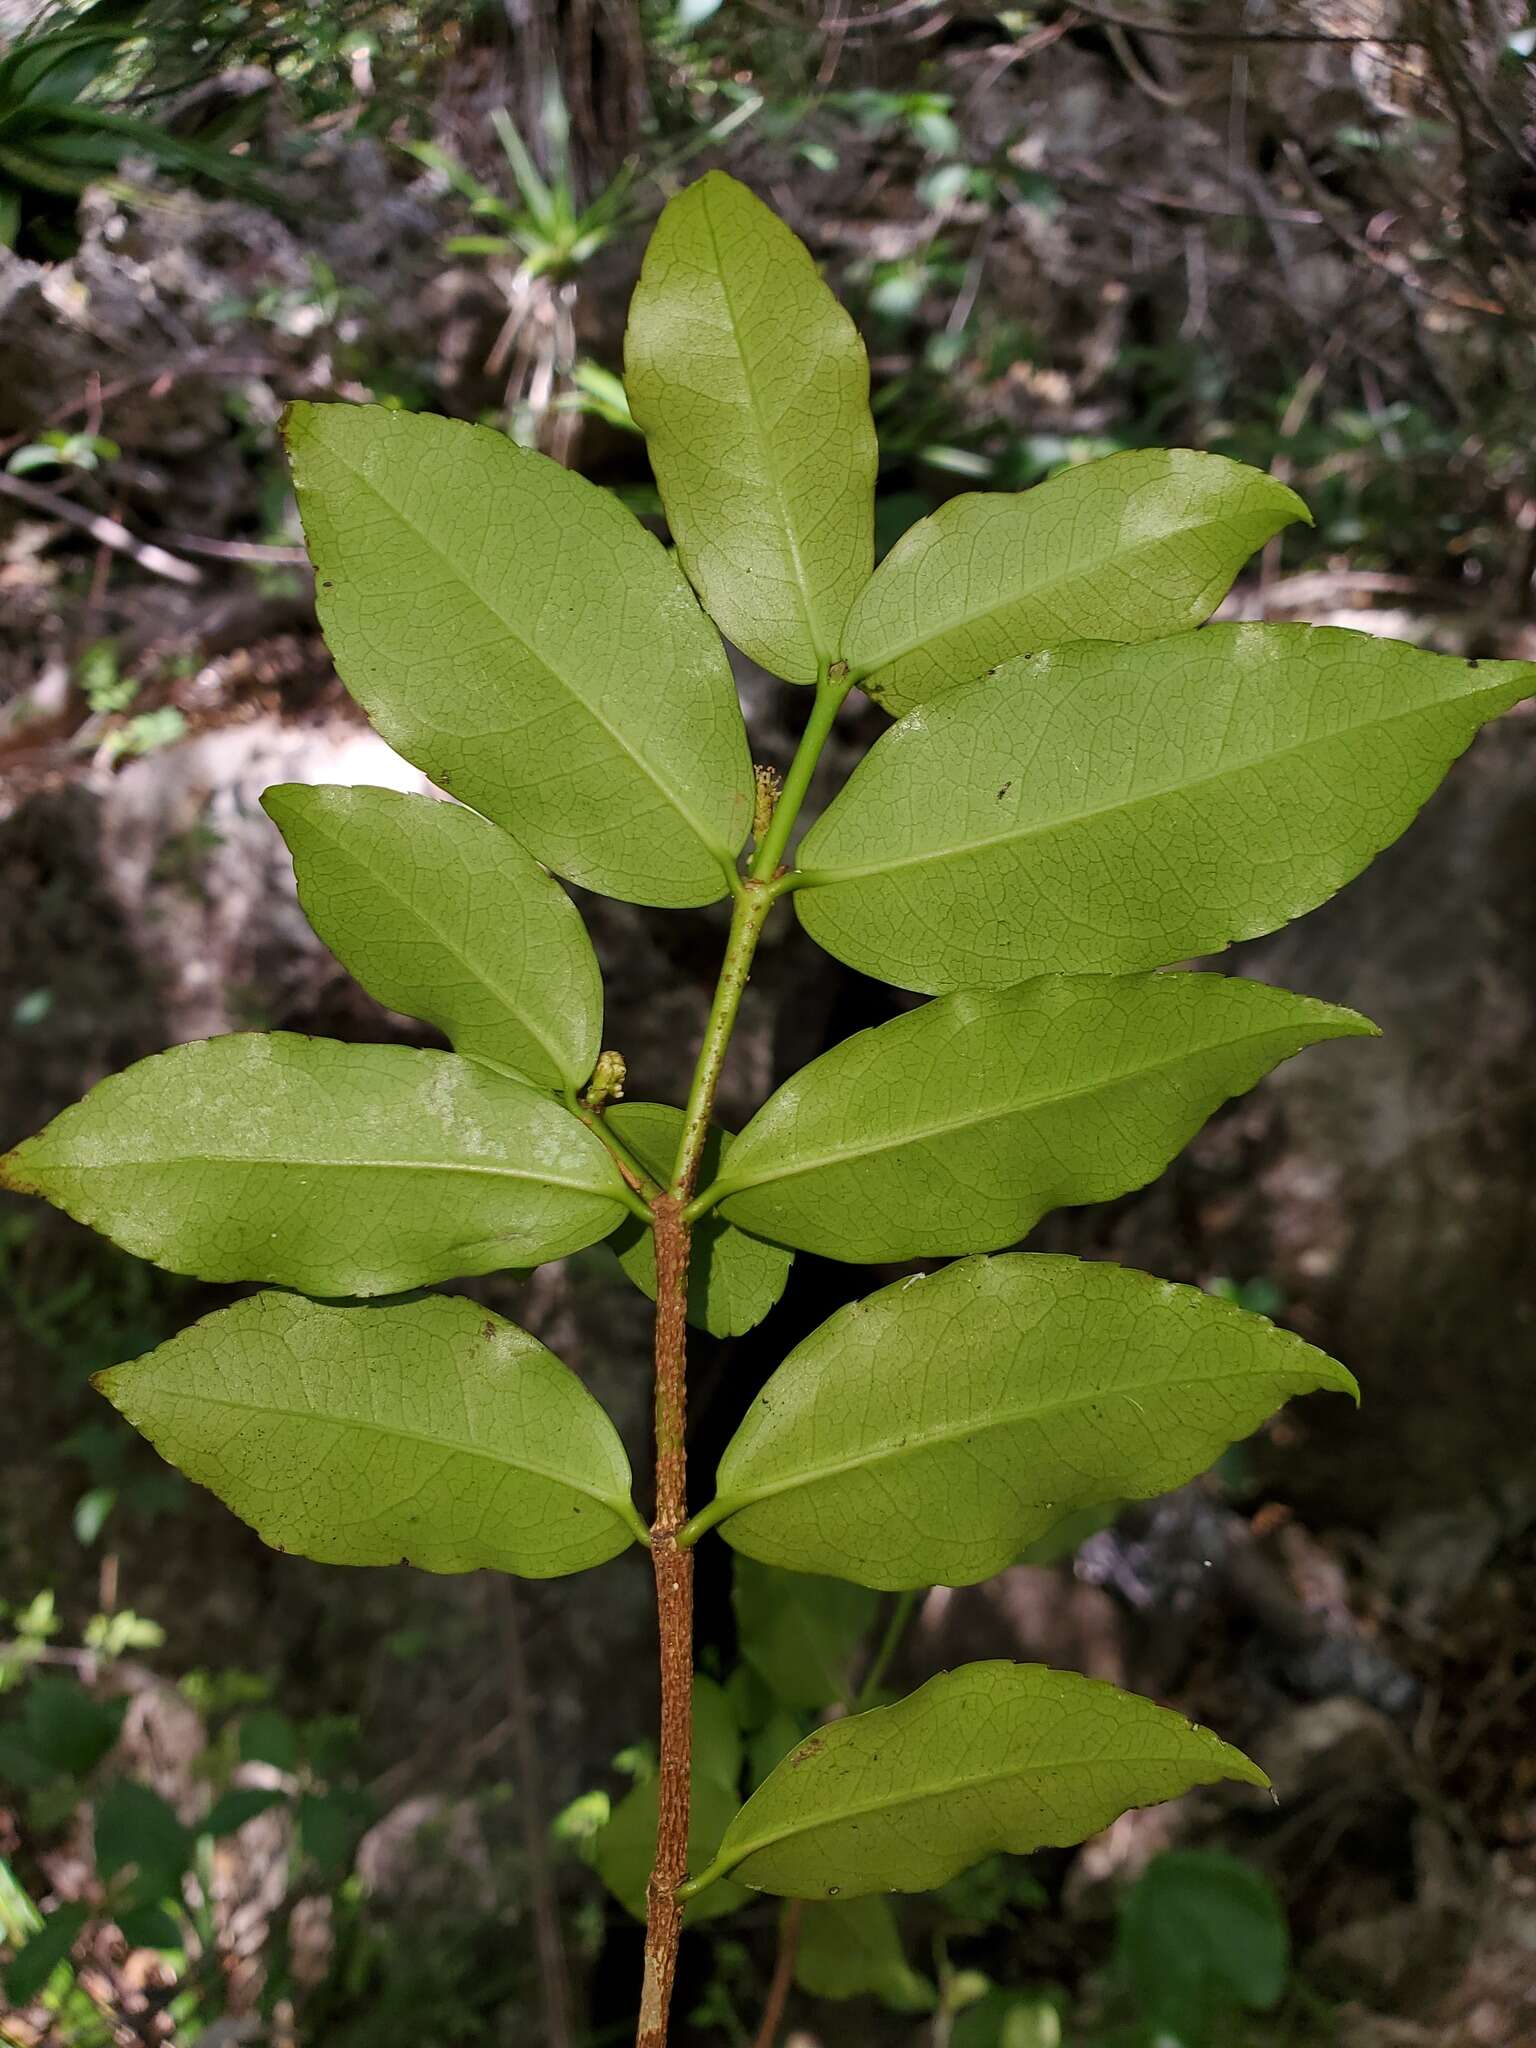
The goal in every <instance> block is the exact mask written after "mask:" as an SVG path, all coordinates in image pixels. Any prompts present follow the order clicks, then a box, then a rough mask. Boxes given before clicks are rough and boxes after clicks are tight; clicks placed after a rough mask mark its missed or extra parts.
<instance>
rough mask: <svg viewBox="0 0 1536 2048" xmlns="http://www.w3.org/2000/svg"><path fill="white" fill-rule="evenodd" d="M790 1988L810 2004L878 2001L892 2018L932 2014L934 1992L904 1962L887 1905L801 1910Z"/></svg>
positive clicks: (823, 1905)
mask: <svg viewBox="0 0 1536 2048" xmlns="http://www.w3.org/2000/svg"><path fill="white" fill-rule="evenodd" d="M795 1982H796V1983H797V1984H798V1985H799V1987H800V1989H801V1990H802V1991H808V1992H809V1993H810V1994H811V1996H812V1997H813V1998H858V1997H861V1996H869V1997H873V1998H879V1999H882V2000H883V2001H884V2003H885V2004H886V2005H888V2006H890V2007H891V2009H892V2011H894V2012H931V2011H932V2010H933V2006H934V1992H933V1986H932V1985H931V1984H930V1983H929V1982H928V1980H927V1978H926V1977H924V1976H923V1975H922V1974H921V1973H920V1972H919V1971H917V1970H914V1969H913V1968H912V1966H911V1964H910V1963H909V1962H908V1961H907V1958H906V1955H905V1953H904V1952H903V1949H902V1946H901V1935H900V1932H899V1931H898V1929H897V1926H896V1915H895V1913H894V1912H893V1911H892V1909H891V1903H890V1901H889V1900H888V1899H879V1898H874V1897H868V1898H862V1899H819V1900H816V1901H813V1902H812V1903H811V1904H810V1905H808V1906H807V1907H806V1908H805V1911H804V1914H803V1915H802V1917H801V1921H800V1941H799V1945H798V1947H797V1948H796V1950H795Z"/></svg>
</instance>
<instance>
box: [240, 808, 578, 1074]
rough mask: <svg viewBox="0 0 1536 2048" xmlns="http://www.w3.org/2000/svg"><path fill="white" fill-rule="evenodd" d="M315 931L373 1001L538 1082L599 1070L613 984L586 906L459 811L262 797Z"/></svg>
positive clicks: (509, 842) (484, 823) (502, 837)
mask: <svg viewBox="0 0 1536 2048" xmlns="http://www.w3.org/2000/svg"><path fill="white" fill-rule="evenodd" d="M261 802H262V808H263V809H264V810H265V811H266V813H267V815H268V816H269V817H270V818H271V819H272V820H273V822H274V823H275V824H276V826H277V828H278V830H279V831H280V832H281V833H282V835H283V837H284V839H285V840H286V841H287V843H288V850H289V852H290V853H291V854H292V855H293V865H294V872H295V874H296V876H297V878H298V884H299V901H300V902H301V903H302V904H303V906H304V913H305V915H306V916H307V917H308V919H309V921H310V923H311V924H312V925H313V926H314V928H315V930H316V931H317V932H318V933H319V935H320V937H321V938H322V939H324V941H325V943H326V944H327V945H328V946H329V947H330V949H331V951H332V952H333V953H334V954H335V955H336V957H337V959H338V960H339V961H340V962H341V963H342V965H343V966H344V967H345V968H346V969H347V970H348V971H349V973H351V974H353V975H355V976H356V978H357V980H358V981H360V982H361V983H362V985H363V987H364V988H365V989H367V991H368V993H369V994H370V995H372V996H375V997H377V999H378V1000H379V1001H380V1002H381V1003H383V1004H385V1005H386V1006H387V1007H388V1008H389V1009H391V1010H399V1011H401V1012H403V1013H404V1015H406V1016H407V1017H420V1018H421V1019H422V1020H423V1022H424V1023H427V1024H435V1025H436V1026H437V1028H438V1029H439V1031H441V1032H442V1033H443V1034H444V1035H445V1036H446V1037H447V1038H450V1039H451V1040H452V1041H453V1043H454V1045H455V1046H456V1047H457V1049H458V1050H459V1051H460V1052H462V1053H471V1054H473V1055H475V1056H476V1057H479V1058H484V1059H490V1060H495V1061H498V1062H499V1063H500V1064H501V1065H503V1066H506V1067H510V1068H512V1069H513V1071H514V1072H516V1073H519V1074H523V1075H525V1076H526V1077H527V1078H528V1080H530V1081H531V1082H533V1083H534V1084H535V1085H536V1086H538V1087H540V1088H555V1089H560V1088H566V1087H570V1088H579V1087H581V1085H582V1084H583V1083H584V1082H585V1080H586V1079H587V1076H588V1075H589V1074H590V1073H591V1071H592V1068H593V1065H594V1063H595V1062H596V1059H597V1055H598V1049H599V1046H600V1043H601V1033H602V1028H603V983H602V977H601V975H600V974H599V972H598V966H597V955H596V954H595V953H594V952H593V950H592V941H591V940H590V939H589V938H588V937H587V932H586V927H585V925H583V923H582V921H581V913H580V912H579V911H578V910H577V908H576V906H575V904H574V903H572V901H571V899H570V898H569V896H567V895H566V893H565V891H564V890H563V889H562V888H561V887H560V885H559V883H558V882H555V881H552V880H551V879H550V877H549V876H548V875H547V874H546V873H545V872H544V870H543V869H542V868H541V867H540V866H539V864H538V862H537V861H535V860H534V859H532V858H531V856H530V855H528V854H526V853H525V852H524V851H523V849H522V848H521V847H520V846H519V845H518V844H517V842H516V840H515V839H509V838H508V837H507V835H506V833H505V832H501V831H498V830H497V828H496V827H495V826H494V825H492V824H491V823H490V822H489V821H488V820H487V819H485V818H481V817H477V816H476V815H475V813H474V812H473V811H466V810H465V809H464V808H463V807H462V806H461V805H459V804H445V803H439V802H438V801H437V800H436V798H434V797H428V796H402V795H401V794H400V793H399V792H398V791H396V790H392V789H359V788H349V789H342V788H324V787H322V788H310V787H306V786H305V785H304V784H303V783H297V782H285V783H279V784H278V785H277V786H276V787H275V788H272V789H269V790H268V791H267V792H266V794H265V795H264V796H263V797H262V800H261Z"/></svg>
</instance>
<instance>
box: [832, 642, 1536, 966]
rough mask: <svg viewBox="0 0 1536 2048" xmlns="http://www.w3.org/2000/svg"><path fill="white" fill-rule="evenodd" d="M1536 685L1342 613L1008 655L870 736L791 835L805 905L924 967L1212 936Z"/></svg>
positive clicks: (1355, 835)
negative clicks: (1400, 639) (802, 829)
mask: <svg viewBox="0 0 1536 2048" xmlns="http://www.w3.org/2000/svg"><path fill="white" fill-rule="evenodd" d="M1533 688H1536V667H1532V666H1530V665H1529V664H1527V663H1523V662H1509V661H1484V662H1476V661H1472V662H1467V661H1459V660H1452V659H1451V658H1450V657H1449V656H1448V655H1438V654H1424V653H1422V652H1420V651H1419V650H1418V649H1417V648H1413V647H1405V646H1401V645H1399V644H1398V643H1396V642H1393V641H1390V640H1375V639H1372V638H1370V637H1369V636H1368V635H1366V634H1363V633H1349V632H1341V631H1339V630H1337V629H1335V628H1332V627H1310V626H1208V627H1206V628H1204V629H1203V630H1202V631H1200V632H1198V633H1184V634H1180V635H1178V636H1176V637H1175V638H1173V639H1170V640H1159V641H1155V642H1153V643H1151V644H1150V645H1148V646H1144V647H1115V646H1110V645H1108V644H1106V643H1102V642H1094V643H1085V644H1080V645H1077V646H1071V647H1064V648H1059V649H1057V650H1055V651H1054V652H1050V653H1046V654H1042V655H1039V656H1037V657H1036V658H1034V659H1032V660H1021V661H1016V662H1009V663H1006V664H1005V665H1004V666H1003V667H1002V668H1001V669H999V670H998V671H997V672H996V673H995V674H993V675H992V676H989V677H984V678H983V679H982V680H981V681H980V682H974V683H965V684H962V685H961V686H960V687H959V688H958V689H954V690H950V691H948V692H946V693H945V695H944V696H942V697H941V698H940V699H939V700H938V701H937V702H936V703H934V704H931V705H924V706H922V707H921V708H920V709H918V710H916V711H914V712H912V713H911V714H910V715H909V716H908V717H907V718H904V719H903V720H902V722H901V723H900V724H899V725H897V726H894V727H892V729H891V730H890V731H889V732H888V733H886V734H885V735H884V737H883V738H881V739H880V740H879V741H877V743H876V744H875V746H874V747H872V748H871V749H870V751H869V753H868V754H867V755H866V756H865V758H864V760H863V761H862V762H861V763H860V764H859V766H858V767H857V768H856V769H855V770H854V773H853V775H852V776H851V777H850V779H849V781H848V783H847V786H846V787H845V788H844V789H843V791H842V792H841V794H840V795H839V796H838V797H836V798H835V799H834V801H833V802H832V804H831V805H830V806H829V807H828V809H827V810H826V812H825V813H824V814H823V816H822V817H821V819H820V820H819V821H818V822H817V823H816V824H815V825H813V826H812V828H811V830H810V831H809V832H808V833H807V834H806V836H805V840H804V842H803V844H802V846H801V849H800V855H799V859H800V865H801V867H802V869H803V870H805V871H806V875H807V880H808V881H809V882H811V883H813V884H814V885H815V886H813V887H802V888H801V889H800V890H799V891H798V892H797V894H796V897H795V902H796V905H797V907H798V909H799V913H800V920H801V923H802V924H803V925H804V926H805V928H806V930H807V931H808V932H809V933H810V934H811V936H812V938H814V939H815V940H816V941H817V942H818V943H819V944H820V945H823V946H825V947H826V949H827V951H828V952H829V953H834V954H835V955H836V956H837V958H838V959H840V960H846V961H847V962H848V963H849V965H850V966H853V967H858V968H861V969H862V970H863V971H864V972H865V973H868V974H874V975H878V976H880V977H881V978H882V979H883V980H886V981H893V982H896V983H897V984H898V985H899V986H900V987H903V988H913V989H921V990H924V991H927V992H936V991H940V990H943V989H953V988H974V987H982V986H986V985H993V986H995V985H997V984H1001V983H1009V982H1016V981H1020V980H1022V979H1024V978H1025V977H1026V976H1028V975H1033V974H1040V973H1055V972H1063V973H1071V972H1077V971H1079V970H1085V969H1086V970H1089V971H1095V972H1097V971H1105V970H1109V971H1117V972H1118V971H1121V970H1125V969H1130V968H1139V967H1160V966H1165V965H1167V964H1168V963H1169V962H1170V961H1174V960H1182V959H1187V958H1189V957H1190V956H1191V955H1194V954H1200V953H1211V952H1215V951H1216V950H1217V949H1218V948H1220V947H1222V946H1225V945H1228V944H1230V943H1231V941H1232V940H1234V939H1247V938H1254V937H1257V936H1258V935H1259V934H1260V933H1261V932H1268V931H1273V930H1274V929H1275V927H1276V926H1277V925H1281V924H1284V923H1285V921H1286V920H1287V919H1288V918H1292V917H1298V916H1300V914H1301V913H1302V912H1303V911H1304V910H1310V909H1311V908H1312V907H1313V905H1314V904H1317V903H1321V902H1322V901H1323V899H1324V898H1325V897H1327V896H1330V895H1332V893H1333V892H1334V890H1335V889H1337V888H1339V887H1340V886H1341V885H1342V884H1343V883H1345V882H1347V881H1349V880H1350V879H1351V877H1352V876H1354V875H1357V874H1358V873H1359V872H1360V870H1361V869H1362V868H1363V867H1364V866H1365V865H1366V863H1367V862H1368V861H1369V860H1371V859H1372V858H1373V856H1374V855H1375V854H1377V853H1379V852H1380V851H1381V849H1382V848H1383V847H1384V846H1386V845H1389V844H1390V842H1391V841H1392V840H1394V839H1395V838H1396V837H1397V836H1398V834H1399V833H1400V832H1402V831H1403V830H1404V829H1405V827H1406V826H1407V825H1408V824H1409V822H1410V821H1411V819H1412V818H1413V815H1414V813H1415V812H1416V811H1417V810H1418V808H1419V806H1420V805H1421V804H1422V803H1423V802H1424V800H1425V799H1426V798H1427V797H1428V796H1429V795H1430V793H1431V791H1432V790H1433V789H1434V788H1435V786H1436V784H1437V783H1438V782H1439V781H1440V779H1441V777H1442V776H1443V775H1444V773H1445V771H1446V769H1447V768H1448V767H1449V766H1450V764H1451V763H1452V761H1454V760H1455V759H1456V757H1457V755H1458V754H1460V753H1461V752H1462V750H1463V749H1464V748H1465V747H1466V746H1467V745H1468V743H1469V742H1470V740H1471V739H1472V736H1473V734H1474V733H1475V732H1476V730H1477V728H1478V726H1479V725H1481V724H1482V723H1483V722H1484V721H1485V720H1486V719H1489V718H1493V717H1495V716H1496V715H1497V714H1498V713H1499V712H1501V711H1505V710H1507V709H1508V708H1509V707H1510V705H1512V704H1514V703H1517V702H1518V701H1519V699H1520V698H1522V697H1524V696H1527V695H1529V694H1530V693H1531V691H1532V689H1533Z"/></svg>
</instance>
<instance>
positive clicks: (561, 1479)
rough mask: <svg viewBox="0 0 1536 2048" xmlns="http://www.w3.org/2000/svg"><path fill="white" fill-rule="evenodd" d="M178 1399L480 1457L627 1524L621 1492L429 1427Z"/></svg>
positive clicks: (187, 1396)
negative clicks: (435, 1432) (558, 1488)
mask: <svg viewBox="0 0 1536 2048" xmlns="http://www.w3.org/2000/svg"><path fill="white" fill-rule="evenodd" d="M176 1398H177V1399H178V1400H179V1401H191V1402H200V1403H201V1404H202V1405H203V1407H205V1408H223V1409H229V1410H230V1411H231V1412H233V1413H235V1414H240V1415H265V1416H271V1417H273V1418H275V1419H277V1420H280V1421H285V1422H329V1423H332V1424H334V1425H335V1426H336V1427H337V1428H339V1429H354V1430H361V1431H362V1432H364V1433H365V1434H369V1435H374V1436H388V1437H396V1438H398V1439H399V1440H400V1441H401V1442H402V1443H413V1444H426V1445H429V1446H430V1447H431V1448H432V1449H433V1450H439V1451H452V1452H454V1453H455V1455H457V1456H459V1457H463V1458H481V1459H483V1460H484V1461H485V1462H486V1463H487V1464H488V1465H502V1466H505V1467H506V1468H507V1470H508V1471H511V1472H527V1473H529V1474H530V1475H531V1476H532V1477H533V1478H535V1479H547V1480H548V1481H549V1482H550V1484H551V1485H553V1486H565V1487H569V1488H570V1490H571V1492H572V1493H579V1494H583V1495H585V1497H586V1498H587V1499H588V1500H595V1501H598V1502H599V1503H600V1504H601V1505H602V1506H603V1507H605V1508H607V1509H608V1510H609V1512H610V1513H611V1514H612V1515H613V1516H614V1518H615V1520H617V1521H619V1522H623V1523H624V1525H625V1527H626V1528H627V1527H628V1523H627V1522H626V1521H625V1517H624V1515H623V1513H622V1511H621V1510H620V1509H619V1508H617V1507H615V1506H614V1502H615V1501H616V1500H618V1499H620V1498H622V1496H621V1495H618V1494H609V1493H603V1492H601V1491H600V1490H599V1489H598V1488H597V1487H594V1486H586V1485H583V1484H582V1482H581V1481H580V1480H578V1479H572V1478H571V1477H570V1476H569V1474H568V1473H564V1472H552V1471H550V1470H549V1468H548V1467H547V1466H544V1465H536V1464H534V1463H533V1461H532V1460H531V1459H528V1458H513V1457H508V1456H507V1455H505V1454H504V1453H503V1452H500V1451H492V1450H486V1449H482V1447H481V1446H480V1445H478V1444H466V1443H461V1442H457V1441H455V1439H454V1438H452V1437H443V1436H435V1435H433V1434H432V1432H431V1431H430V1430H423V1429H406V1428H404V1427H403V1426H401V1425H400V1424H398V1423H390V1422H370V1421H365V1420H364V1419H363V1418H362V1417H360V1416H356V1415H332V1414H330V1413H329V1412H328V1411H326V1410H324V1409H319V1408H289V1407H285V1406H280V1405H279V1404H278V1403H277V1402H274V1401H233V1400H231V1399H230V1398H229V1397H228V1395H225V1394H204V1393H198V1392H187V1391H182V1390H178V1393H177V1397H176Z"/></svg>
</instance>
